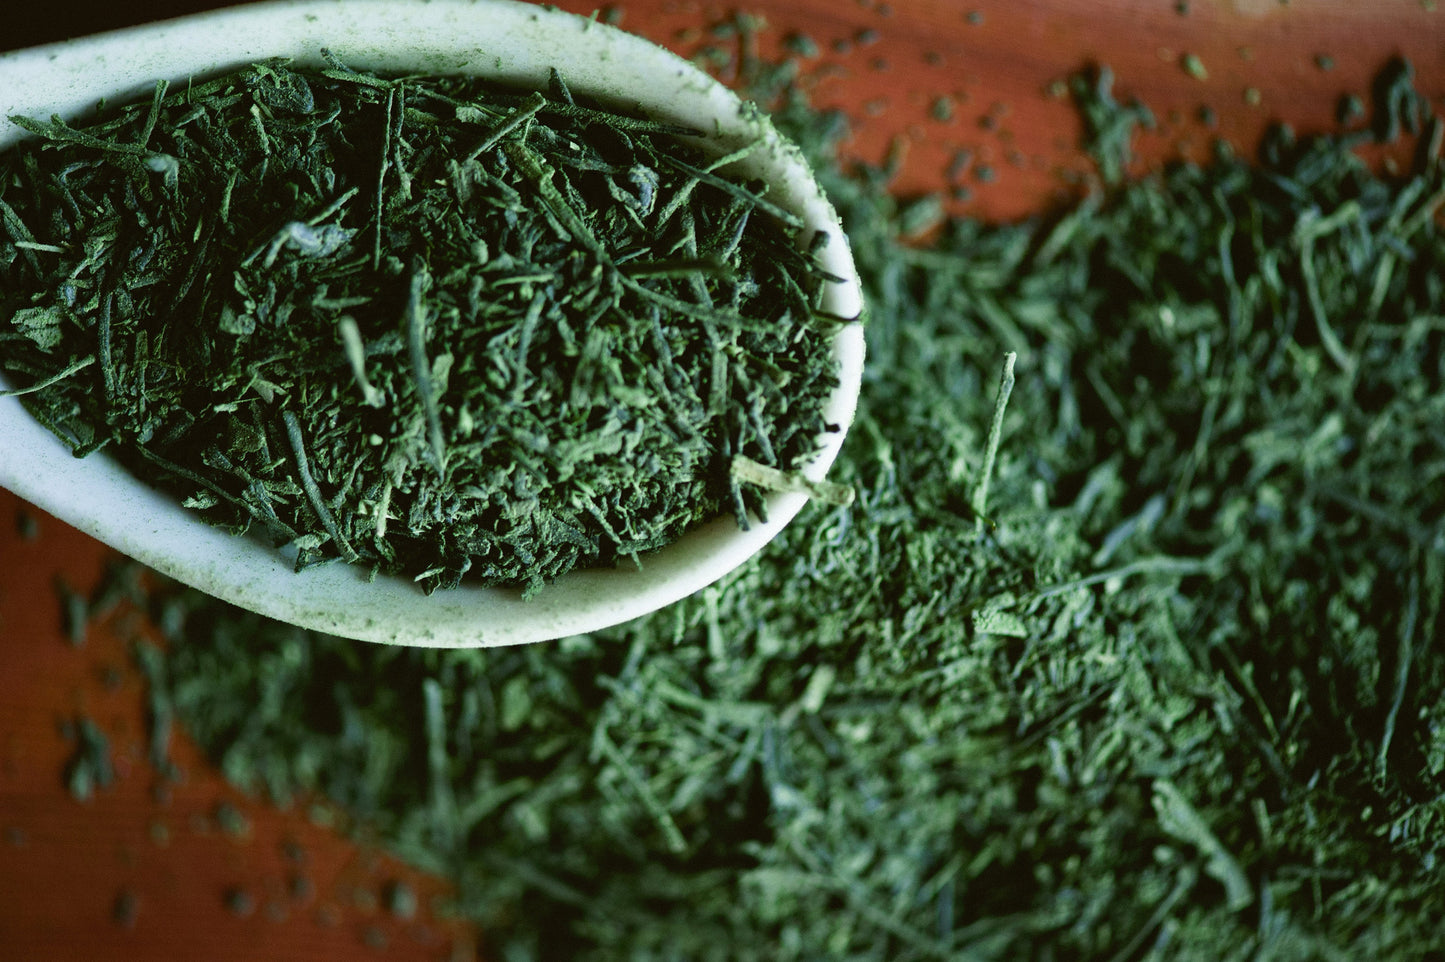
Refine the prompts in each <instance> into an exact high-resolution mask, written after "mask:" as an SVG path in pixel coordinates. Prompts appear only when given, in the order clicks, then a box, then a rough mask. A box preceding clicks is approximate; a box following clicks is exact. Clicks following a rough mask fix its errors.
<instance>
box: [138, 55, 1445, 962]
mask: <svg viewBox="0 0 1445 962" xmlns="http://www.w3.org/2000/svg"><path fill="white" fill-rule="evenodd" d="M1107 81H1108V76H1107V74H1102V75H1100V76H1099V77H1097V78H1094V80H1093V81H1092V82H1081V83H1080V84H1079V85H1078V86H1077V88H1076V90H1077V95H1078V97H1079V99H1080V105H1081V108H1082V113H1083V115H1084V117H1085V119H1086V124H1087V126H1088V128H1089V130H1090V132H1091V137H1092V143H1093V144H1094V149H1095V150H1096V151H1098V152H1100V153H1099V156H1098V160H1099V166H1100V169H1101V170H1103V171H1111V172H1114V173H1115V175H1116V176H1114V177H1112V178H1111V179H1110V183H1109V184H1108V185H1107V187H1106V189H1104V190H1103V191H1101V192H1100V193H1099V195H1098V196H1096V197H1094V198H1093V199H1091V200H1089V201H1087V202H1085V203H1084V204H1083V205H1082V206H1080V207H1078V208H1077V209H1076V210H1074V211H1072V212H1068V213H1065V214H1064V215H1062V216H1059V217H1055V218H1052V219H1050V220H1047V221H1041V222H1038V223H1031V224H1020V225H1008V226H988V225H983V224H980V223H976V222H970V221H965V220H960V221H956V222H952V223H949V224H947V225H946V228H945V230H944V234H943V236H942V237H941V238H940V239H939V240H938V241H937V243H935V244H932V245H929V246H923V247H920V246H917V245H910V244H906V243H903V242H901V241H900V236H901V234H902V231H903V225H905V224H907V223H909V222H910V216H909V207H908V206H907V205H902V204H900V203H898V202H895V201H894V200H893V199H892V198H890V197H889V195H888V193H887V191H886V188H885V185H884V184H883V182H882V180H881V178H878V177H873V176H870V175H868V174H866V173H865V174H862V175H857V176H845V175H843V174H841V173H840V172H839V171H838V170H837V169H836V168H835V167H834V166H833V165H832V162H831V161H830V159H829V157H830V155H829V154H828V152H827V150H826V145H825V144H821V143H817V142H816V134H817V132H818V131H820V130H825V129H827V125H826V123H825V122H824V118H820V117H818V116H817V115H816V114H815V113H813V112H811V111H809V110H807V109H805V108H803V107H801V106H800V105H798V104H796V103H795V104H793V105H792V106H791V108H790V109H789V111H788V112H787V114H786V115H785V116H786V119H787V120H788V121H789V126H790V128H791V129H793V130H795V131H797V132H798V134H799V136H802V135H803V134H806V133H807V132H808V131H813V132H814V136H815V140H814V142H813V144H812V147H813V149H815V150H816V151H817V154H816V159H817V161H818V163H819V165H820V169H821V170H822V172H823V176H824V178H825V180H826V186H827V187H828V189H829V192H830V194H831V196H832V197H833V198H834V200H835V201H836V202H837V203H838V204H839V205H840V207H841V209H842V210H843V211H844V215H845V219H846V227H847V230H848V231H849V233H850V236H851V239H852V241H853V247H854V250H855V251H856V253H857V256H858V260H859V264H860V268H861V270H862V272H863V276H864V280H865V288H866V294H867V296H868V298H869V302H870V305H871V314H870V318H869V325H868V329H867V333H868V339H869V349H870V351H871V356H870V358H871V365H870V369H869V372H868V374H867V377H866V383H865V391H866V394H865V397H866V398H867V399H868V401H869V403H868V404H867V405H866V406H865V408H864V410H863V412H862V414H861V416H860V419H859V421H858V422H857V424H856V426H855V428H854V430H853V431H852V433H851V434H850V436H849V439H848V442H847V445H846V448H845V452H844V457H843V458H842V460H841V461H840V465H841V466H842V468H843V474H844V479H845V480H848V481H850V482H851V483H853V484H855V485H856V486H857V490H858V492H859V494H858V498H857V500H856V501H855V502H854V504H853V505H851V506H848V507H814V508H812V509H810V512H809V513H808V514H806V515H805V516H804V518H803V523H799V524H795V525H794V526H792V527H790V528H789V529H788V530H787V531H786V532H784V534H783V535H782V537H781V538H780V539H779V541H778V542H776V543H775V545H774V547H773V548H772V549H771V550H769V551H767V552H765V553H763V554H762V555H760V556H759V558H758V559H757V560H756V561H755V562H754V563H752V564H750V565H748V566H746V567H744V568H742V569H740V570H739V571H737V572H736V573H734V574H733V575H731V576H730V577H729V578H728V579H727V580H726V581H724V582H723V583H721V584H720V585H718V586H716V587H714V588H712V589H710V590H708V591H706V592H704V593H702V594H701V595H699V596H695V597H693V598H691V599H688V600H686V601H684V602H682V603H680V604H678V605H676V606H674V607H672V608H670V609H668V610H665V611H661V612H658V613H656V614H654V615H651V616H649V617H647V618H644V619H641V620H638V621H635V622H633V623H630V624H628V625H624V626H620V627H617V628H615V629H611V630H608V631H606V632H601V633H598V634H595V635H590V636H582V637H577V638H572V639H569V640H565V641H562V642H559V643H557V644H553V645H546V646H535V647H529V648H522V649H509V650H492V651H469V652H438V651H410V650H397V649H386V648H371V647H359V646H357V645H356V644H354V643H350V642H345V641H340V640H337V639H332V638H327V637H323V636H318V635H315V634H310V633H307V632H304V631H300V630H298V629H294V628H291V627H287V626H284V625H279V624H276V623H273V622H268V621H265V620H263V619H261V618H258V617H255V616H253V615H249V614H246V613H243V612H238V611H236V610H233V609H230V608H227V607H225V606H223V605H220V604H217V603H214V602H211V601H208V600H207V599H204V598H202V597H200V596H197V595H195V594H192V593H181V594H178V595H174V596H170V597H168V598H164V599H157V620H158V623H159V624H160V625H162V626H163V627H164V628H165V629H166V631H167V634H168V636H169V639H170V640H169V643H168V647H167V650H166V651H165V653H164V654H162V653H161V652H160V651H159V650H158V649H153V648H149V647H143V648H142V649H141V651H142V653H143V655H144V658H145V663H146V664H147V665H149V666H150V674H151V677H152V683H153V688H152V711H153V714H154V716H155V717H156V718H157V719H160V720H162V721H165V720H168V719H171V718H176V719H178V720H179V721H181V722H182V723H183V724H184V725H185V726H186V727H187V728H188V729H189V730H190V731H191V732H192V733H193V734H194V735H195V736H196V737H197V738H198V739H199V740H200V741H201V743H202V744H203V745H205V746H206V747H207V748H208V749H209V750H210V751H211V752H212V754H213V756H214V758H215V759H216V760H217V761H218V763H219V764H220V765H221V766H222V768H223V770H224V771H225V772H226V774H227V775H228V776H229V777H230V778H231V779H233V780H234V781H235V782H236V783H238V784H240V785H244V786H248V787H250V788H253V789H255V790H257V791H265V792H268V793H270V794H272V795H274V796H275V797H277V798H280V799H283V800H285V799H289V798H293V797H296V796H297V795H298V794H301V793H309V792H312V791H316V792H319V793H320V794H321V795H323V796H324V797H326V798H329V799H332V800H334V801H335V802H336V803H338V804H339V805H341V806H344V807H345V809H346V810H347V811H348V812H350V813H351V814H352V816H353V817H354V819H355V822H356V824H357V825H358V826H361V827H362V828H363V829H364V830H365V831H367V832H369V833H375V834H376V835H377V836H379V837H380V838H381V839H384V840H385V841H386V843H387V844H388V845H390V846H392V847H393V848H394V849H395V850H396V851H398V852H400V853H402V854H403V855H404V856H405V857H406V858H408V859H410V860H413V861H414V862H416V863H417V864H418V865H423V866H426V867H429V868H432V869H434V870H436V871H439V872H443V873H446V874H447V875H448V876H450V877H451V878H453V879H454V880H455V881H456V884H457V886H458V908H459V910H460V911H462V912H464V913H466V914H467V915H468V916H469V917H472V918H475V919H478V920H479V921H480V922H481V923H482V925H483V931H484V933H485V935H486V937H487V938H488V939H489V940H491V943H492V946H491V947H492V949H493V950H494V951H493V952H492V957H495V958H498V959H508V960H511V959H523V958H530V957H536V958H548V959H597V960H601V959H608V960H611V959H684V958H685V959H716V960H740V959H743V960H746V959H757V960H770V962H771V960H790V959H793V960H801V959H823V958H827V959H848V960H864V959H867V960H889V962H896V960H922V959H939V960H958V959H970V960H1018V959H1041V960H1042V959H1062V958H1068V959H1091V960H1100V962H1111V960H1125V959H1138V958H1158V959H1197V960H1201V962H1204V960H1208V962H1217V960H1219V959H1225V958H1268V959H1276V960H1315V959H1341V960H1343V959H1364V958H1369V959H1391V960H1396V959H1398V960H1404V959H1420V958H1428V957H1431V954H1432V953H1438V950H1439V945H1440V939H1439V933H1440V919H1441V913H1442V909H1445V905H1442V901H1441V887H1440V877H1439V873H1440V865H1441V862H1440V859H1441V857H1442V854H1445V852H1442V848H1445V832H1442V824H1445V821H1442V820H1445V655H1442V651H1441V649H1440V647H1439V644H1438V639H1439V637H1440V634H1441V629H1442V626H1441V624H1440V611H1441V607H1442V600H1445V439H1442V436H1441V432H1440V425H1441V424H1445V384H1442V380H1445V321H1442V317H1441V313H1440V305H1441V304H1442V303H1445V289H1442V288H1445V232H1442V230H1441V226H1440V222H1439V208H1440V204H1441V202H1442V198H1445V178H1442V175H1441V167H1440V161H1439V159H1438V157H1437V156H1436V153H1434V152H1432V151H1431V150H1430V149H1429V148H1430V145H1431V144H1432V143H1433V144H1438V134H1432V133H1431V132H1432V131H1438V130H1439V122H1438V120H1436V119H1434V118H1432V117H1430V116H1429V110H1428V104H1426V103H1425V102H1423V101H1422V100H1421V99H1420V98H1418V97H1416V96H1415V95H1414V93H1413V91H1411V90H1410V88H1409V83H1408V71H1406V70H1405V69H1404V67H1403V65H1397V66H1396V67H1395V68H1394V69H1393V71H1392V72H1391V73H1389V74H1387V76H1386V77H1385V78H1384V79H1383V80H1382V83H1381V84H1380V85H1379V86H1378V87H1377V90H1376V92H1377V94H1378V95H1379V101H1380V102H1379V104H1378V105H1377V119H1378V120H1379V122H1380V130H1381V132H1382V133H1386V134H1388V133H1391V132H1392V131H1391V129H1390V128H1392V127H1411V126H1413V127H1417V128H1421V129H1423V130H1424V132H1425V134H1426V136H1425V137H1424V138H1423V139H1422V143H1423V144H1424V145H1425V148H1426V149H1425V150H1423V151H1422V156H1421V161H1420V164H1419V165H1418V168H1417V169H1415V170H1412V171H1407V172H1405V173H1403V174H1401V175H1399V176H1391V177H1382V176H1377V175H1376V174H1374V173H1372V172H1371V171H1370V170H1369V169H1368V168H1367V167H1366V166H1365V165H1364V164H1362V163H1361V162H1360V161H1359V160H1358V159H1357V158H1356V157H1355V156H1354V154H1353V153H1352V152H1351V148H1352V147H1353V146H1354V145H1355V144H1357V143H1358V142H1359V141H1360V140H1361V139H1367V138H1368V137H1369V136H1370V135H1369V134H1367V133H1365V132H1363V131H1361V132H1349V133H1345V134H1342V135H1339V136H1334V137H1324V138H1319V139H1311V140H1296V139H1294V138H1292V137H1291V136H1289V135H1288V133H1287V132H1285V131H1278V132H1276V134H1275V135H1274V136H1273V137H1272V138H1271V140H1270V141H1269V144H1268V146H1267V147H1266V149H1265V150H1264V152H1263V154H1262V155H1261V156H1260V157H1259V158H1258V161H1257V163H1254V164H1250V163H1246V162H1245V161H1243V160H1242V159H1240V158H1238V157H1236V156H1233V155H1232V154H1230V153H1229V152H1228V151H1224V150H1221V151H1220V153H1219V154H1218V156H1217V157H1216V158H1215V160H1214V162H1213V163H1212V164H1210V165H1209V166H1207V167H1193V166H1183V167H1178V168H1175V169H1172V170H1169V171H1167V172H1164V173H1162V174H1159V175H1157V176H1150V177H1148V178H1146V179H1143V180H1140V181H1136V182H1127V183H1126V182H1124V181H1123V180H1122V174H1123V172H1124V171H1125V170H1126V169H1127V165H1126V161H1127V150H1128V147H1129V140H1130V138H1129V132H1130V130H1132V129H1133V127H1134V125H1136V124H1137V123H1139V122H1142V121H1146V120H1147V119H1148V113H1147V111H1145V110H1143V109H1142V108H1139V107H1138V106H1128V107H1126V106H1121V105H1119V104H1118V103H1116V102H1115V101H1114V99H1113V97H1112V96H1111V94H1110V91H1109V87H1108V83H1107ZM1007 352H1017V355H1018V357H1017V365H1016V368H1015V371H1014V374H1015V379H1016V383H1015V385H1014V388H1013V391H1012V396H1011V398H1010V399H1009V402H1008V406H1007V409H1006V410H1005V411H1004V417H1003V421H1002V426H1001V430H1000V432H999V437H1000V444H999V447H998V453H997V458H996V461H995V467H994V475H993V477H992V479H991V481H990V482H989V484H988V487H987V500H986V501H985V500H984V498H983V497H982V493H983V490H984V489H983V487H982V485H983V482H984V478H983V477H981V472H982V470H983V464H984V462H985V460H986V457H985V456H986V452H987V450H988V448H989V444H988V435H989V434H990V431H991V425H992V424H993V423H994V412H995V398H996V396H997V394H996V389H995V385H997V384H998V383H999V377H1000V372H1001V370H1002V369H1003V367H1004V364H1003V361H1004V356H1005V354H1006V353H1007Z"/></svg>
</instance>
